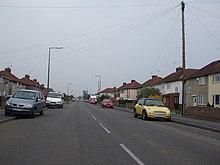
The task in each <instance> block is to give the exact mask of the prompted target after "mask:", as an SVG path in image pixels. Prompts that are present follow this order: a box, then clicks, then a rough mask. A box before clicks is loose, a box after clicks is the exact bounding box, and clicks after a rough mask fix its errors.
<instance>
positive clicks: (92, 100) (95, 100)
mask: <svg viewBox="0 0 220 165" xmlns="http://www.w3.org/2000/svg"><path fill="white" fill-rule="evenodd" d="M89 103H90V104H96V103H97V99H94V98H91V99H89Z"/></svg>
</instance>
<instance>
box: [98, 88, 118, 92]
mask: <svg viewBox="0 0 220 165" xmlns="http://www.w3.org/2000/svg"><path fill="white" fill-rule="evenodd" d="M115 90H116V88H106V89H104V90H102V91H101V92H100V93H114V92H115Z"/></svg>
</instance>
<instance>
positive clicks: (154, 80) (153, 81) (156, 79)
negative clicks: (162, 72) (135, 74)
mask: <svg viewBox="0 0 220 165" xmlns="http://www.w3.org/2000/svg"><path fill="white" fill-rule="evenodd" d="M162 79H163V78H162V77H157V76H152V79H150V80H147V81H146V82H144V83H143V84H142V86H143V87H147V86H153V85H155V84H158V83H160V82H161V81H162Z"/></svg>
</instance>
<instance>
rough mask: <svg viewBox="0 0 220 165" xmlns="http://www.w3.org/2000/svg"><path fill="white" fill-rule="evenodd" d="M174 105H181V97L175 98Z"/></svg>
mask: <svg viewBox="0 0 220 165" xmlns="http://www.w3.org/2000/svg"><path fill="white" fill-rule="evenodd" d="M174 104H176V105H178V104H179V97H178V96H174Z"/></svg>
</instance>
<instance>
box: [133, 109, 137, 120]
mask: <svg viewBox="0 0 220 165" xmlns="http://www.w3.org/2000/svg"><path fill="white" fill-rule="evenodd" d="M133 116H134V118H136V117H137V113H136V109H134V110H133Z"/></svg>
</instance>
